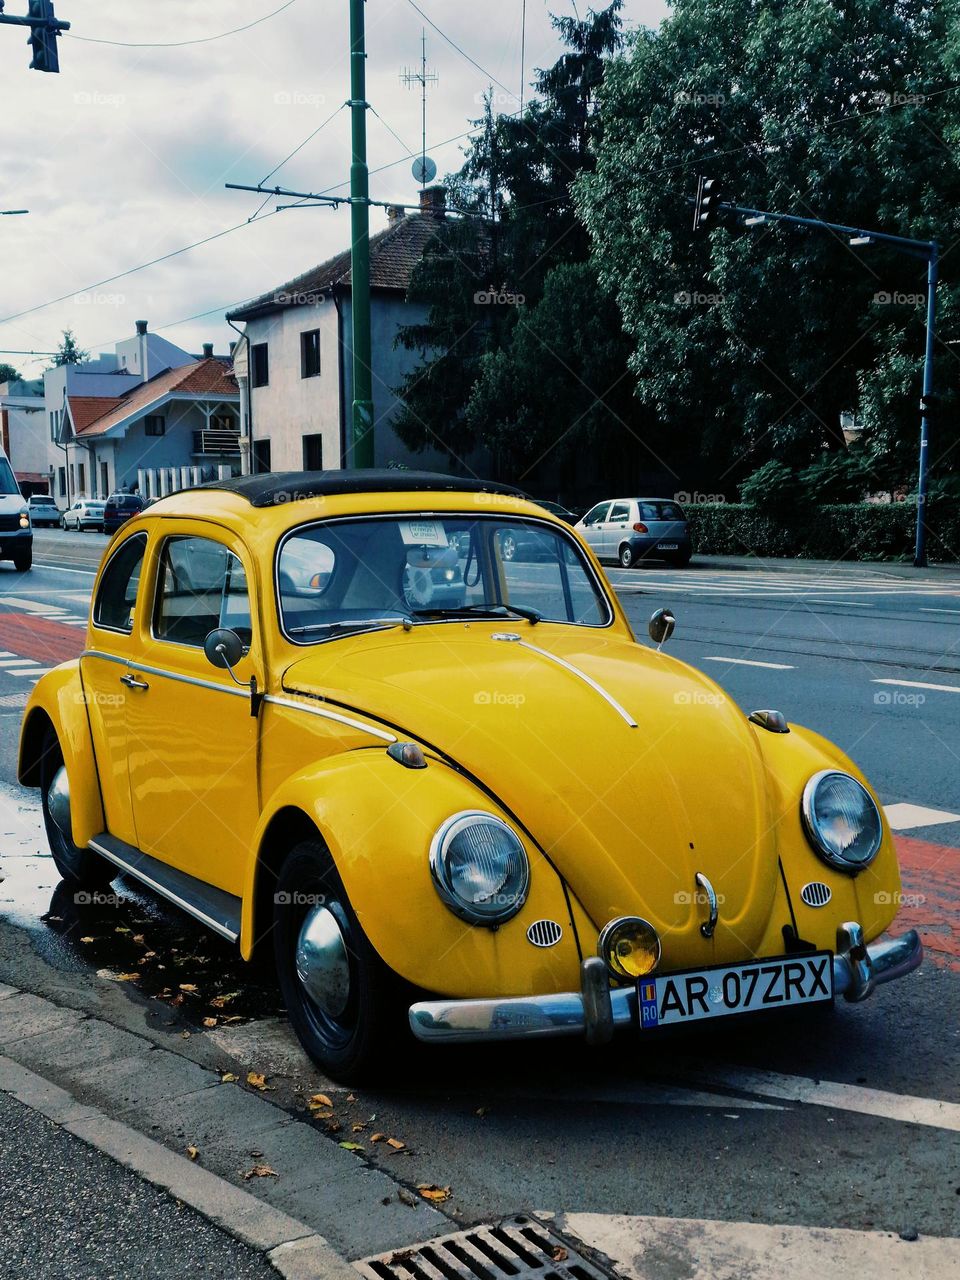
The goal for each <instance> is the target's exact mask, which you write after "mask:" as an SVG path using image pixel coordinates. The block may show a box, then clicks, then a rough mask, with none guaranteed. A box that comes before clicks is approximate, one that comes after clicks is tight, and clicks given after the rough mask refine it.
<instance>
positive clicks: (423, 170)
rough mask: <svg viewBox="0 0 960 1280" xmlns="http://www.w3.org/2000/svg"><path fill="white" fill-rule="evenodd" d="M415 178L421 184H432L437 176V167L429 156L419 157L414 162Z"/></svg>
mask: <svg viewBox="0 0 960 1280" xmlns="http://www.w3.org/2000/svg"><path fill="white" fill-rule="evenodd" d="M412 172H413V176H414V179H415V181H417V182H420V183H425V182H432V181H433V180H434V178H435V177H436V176H437V166H436V164H435V163H434V162H433V161H432V160H431V159H430V157H429V156H417V158H416V160H414V162H413V170H412Z"/></svg>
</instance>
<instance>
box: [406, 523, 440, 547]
mask: <svg viewBox="0 0 960 1280" xmlns="http://www.w3.org/2000/svg"><path fill="white" fill-rule="evenodd" d="M398 524H399V525H400V537H401V538H402V539H403V544H404V546H406V547H445V546H446V545H447V531H446V529H445V528H444V527H443V524H442V523H441V522H440V521H439V520H400V521H398Z"/></svg>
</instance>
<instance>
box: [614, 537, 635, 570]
mask: <svg viewBox="0 0 960 1280" xmlns="http://www.w3.org/2000/svg"><path fill="white" fill-rule="evenodd" d="M617 559H618V560H619V561H620V568H621V569H632V568H633V566H634V565H635V564H636V562H637V557H636V556H635V555H634V551H633V547H631V545H630V543H629V542H625V543H624V544H623V546H622V547H621V548H620V551H619V553H618V555H617Z"/></svg>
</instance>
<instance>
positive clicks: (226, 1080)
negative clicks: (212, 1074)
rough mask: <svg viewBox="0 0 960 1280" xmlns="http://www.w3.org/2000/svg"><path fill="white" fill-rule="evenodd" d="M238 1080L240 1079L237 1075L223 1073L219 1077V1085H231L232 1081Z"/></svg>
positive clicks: (229, 1072) (227, 1072) (228, 1072)
mask: <svg viewBox="0 0 960 1280" xmlns="http://www.w3.org/2000/svg"><path fill="white" fill-rule="evenodd" d="M239 1079H240V1077H239V1076H237V1075H234V1073H233V1072H232V1071H225V1072H224V1073H223V1075H222V1076H221V1077H220V1083H221V1084H233V1082H234V1080H239Z"/></svg>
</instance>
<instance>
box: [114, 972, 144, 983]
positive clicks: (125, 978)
mask: <svg viewBox="0 0 960 1280" xmlns="http://www.w3.org/2000/svg"><path fill="white" fill-rule="evenodd" d="M116 976H117V981H118V982H136V981H137V979H138V978H139V977H140V975H139V973H118V974H117V975H116Z"/></svg>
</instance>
